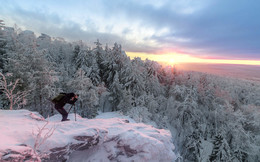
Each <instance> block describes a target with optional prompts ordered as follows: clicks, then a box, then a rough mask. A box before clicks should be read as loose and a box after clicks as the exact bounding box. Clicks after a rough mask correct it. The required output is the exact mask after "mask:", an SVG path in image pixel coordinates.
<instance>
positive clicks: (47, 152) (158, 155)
mask: <svg viewBox="0 0 260 162" xmlns="http://www.w3.org/2000/svg"><path fill="white" fill-rule="evenodd" d="M0 114H1V118H0V123H5V124H4V125H1V124H0V127H1V129H0V130H1V134H0V137H1V143H0V161H1V162H7V161H8V162H9V161H13V162H16V161H17V162H20V161H24V162H31V161H35V162H38V161H43V162H73V161H87V162H88V161H112V162H113V161H114V162H117V161H149V162H157V161H174V159H176V156H175V154H174V152H173V150H174V145H173V143H172V139H171V138H172V137H171V133H170V132H169V131H167V130H163V129H156V128H154V127H153V126H150V125H145V124H143V123H134V122H133V121H131V122H130V121H129V120H126V119H120V118H109V119H84V118H81V117H77V121H73V120H72V121H67V122H60V116H59V115H58V116H54V117H52V118H50V119H48V122H47V121H46V119H44V118H42V117H41V116H39V115H38V114H37V113H32V112H30V111H28V110H19V111H3V110H0ZM72 117H74V114H70V116H69V118H71V119H72ZM46 122H47V125H46ZM45 126H46V127H45ZM52 128H55V131H54V133H53V134H52V135H51V136H50V137H48V138H47V139H45V140H44V143H43V144H42V145H40V146H39V147H38V146H37V147H35V143H36V138H38V139H44V136H45V132H44V130H47V131H48V130H51V129H52ZM2 130H3V131H2ZM37 130H38V131H39V130H40V131H41V134H40V136H39V134H38V135H37V132H38V131H37ZM32 132H34V133H35V134H32ZM35 135H36V136H35ZM39 141H40V140H38V142H39ZM35 149H37V150H35Z"/></svg>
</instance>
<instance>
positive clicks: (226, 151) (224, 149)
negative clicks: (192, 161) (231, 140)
mask: <svg viewBox="0 0 260 162" xmlns="http://www.w3.org/2000/svg"><path fill="white" fill-rule="evenodd" d="M213 144H214V147H213V150H212V153H211V155H210V158H209V160H210V161H231V159H232V158H231V154H230V148H229V146H228V144H227V142H226V140H225V139H224V138H223V137H222V135H220V134H218V135H216V136H215V137H214V142H213Z"/></svg>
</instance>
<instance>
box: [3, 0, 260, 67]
mask: <svg viewBox="0 0 260 162" xmlns="http://www.w3.org/2000/svg"><path fill="white" fill-rule="evenodd" d="M0 3H1V5H0V19H3V20H4V21H5V24H6V26H13V25H14V24H17V25H18V26H19V27H21V28H22V29H28V30H32V31H34V32H35V33H46V34H49V35H50V36H53V37H63V38H65V39H66V40H68V41H76V40H83V41H85V42H87V43H89V44H91V45H92V43H93V42H94V41H95V40H96V39H99V40H100V42H101V43H103V44H106V43H108V44H113V43H114V42H117V43H120V44H122V47H123V49H124V50H125V51H126V52H127V53H129V55H136V56H141V57H145V56H148V57H151V58H152V57H153V56H154V57H155V56H160V58H165V59H166V60H167V59H168V60H172V61H173V60H178V59H179V60H185V59H186V60H189V59H193V60H196V59H200V60H202V59H205V60H209V59H211V60H214V59H215V60H216V59H218V60H220V59H224V60H230V59H231V60H247V62H248V61H259V60H260V18H259V17H260V7H259V6H260V1H257V0H250V1H247V0H159V1H158V0H149V1H148V0H147V1H141V0H26V1H25V0H0ZM171 56H172V57H171ZM170 57H171V58H170ZM258 63H259V62H258ZM259 64H260V63H259Z"/></svg>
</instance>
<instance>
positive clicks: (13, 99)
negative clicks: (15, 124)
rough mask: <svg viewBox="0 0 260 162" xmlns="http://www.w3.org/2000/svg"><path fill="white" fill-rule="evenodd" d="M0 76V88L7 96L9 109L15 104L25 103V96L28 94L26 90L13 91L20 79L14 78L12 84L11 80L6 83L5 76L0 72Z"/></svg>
mask: <svg viewBox="0 0 260 162" xmlns="http://www.w3.org/2000/svg"><path fill="white" fill-rule="evenodd" d="M0 76H1V77H2V78H1V79H0V90H1V91H2V92H3V93H4V94H5V96H6V97H7V98H8V100H9V102H10V110H13V107H14V106H15V105H17V106H18V107H20V105H23V104H25V96H26V95H27V94H28V91H24V92H19V91H18V92H16V93H14V90H15V88H16V87H17V84H18V82H19V80H20V79H16V81H15V83H14V84H13V83H12V82H10V83H9V84H8V83H7V79H6V77H5V76H4V75H3V74H2V73H1V72H0Z"/></svg>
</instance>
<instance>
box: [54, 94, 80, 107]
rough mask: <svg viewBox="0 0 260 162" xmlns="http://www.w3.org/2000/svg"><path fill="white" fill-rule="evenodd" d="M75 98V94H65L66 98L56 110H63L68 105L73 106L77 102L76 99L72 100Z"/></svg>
mask: <svg viewBox="0 0 260 162" xmlns="http://www.w3.org/2000/svg"><path fill="white" fill-rule="evenodd" d="M74 96H75V94H74V93H65V96H64V97H63V98H62V99H61V100H60V101H59V102H58V103H56V104H55V108H56V109H61V108H63V106H65V104H67V103H68V104H71V105H73V104H74V103H75V102H76V101H77V99H76V98H74V100H72V97H74Z"/></svg>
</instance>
